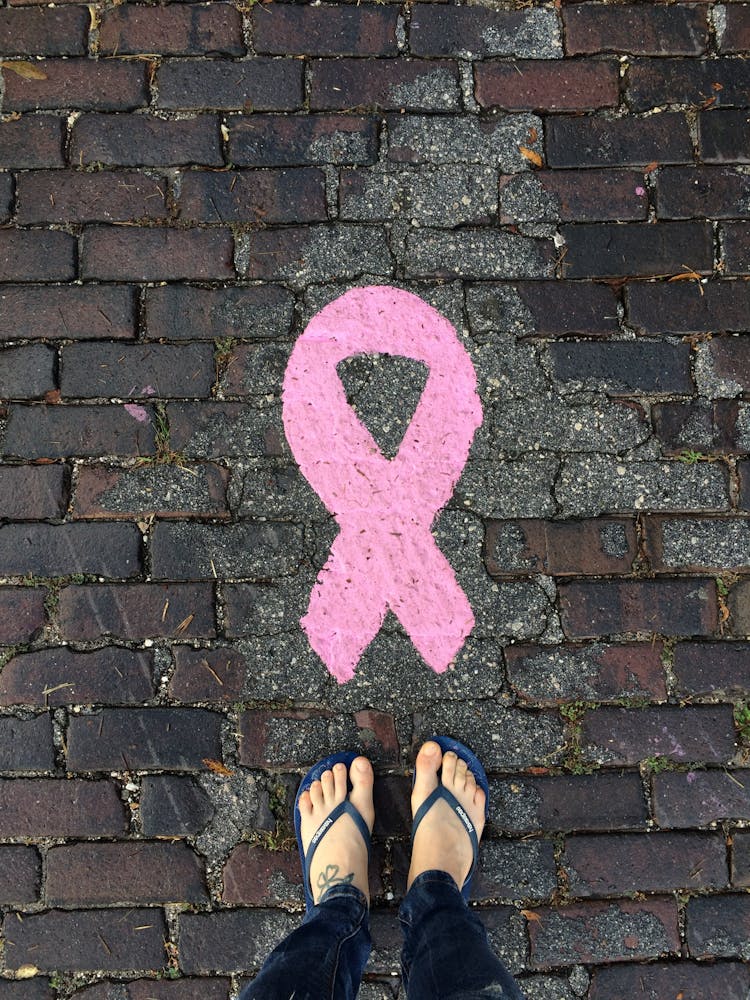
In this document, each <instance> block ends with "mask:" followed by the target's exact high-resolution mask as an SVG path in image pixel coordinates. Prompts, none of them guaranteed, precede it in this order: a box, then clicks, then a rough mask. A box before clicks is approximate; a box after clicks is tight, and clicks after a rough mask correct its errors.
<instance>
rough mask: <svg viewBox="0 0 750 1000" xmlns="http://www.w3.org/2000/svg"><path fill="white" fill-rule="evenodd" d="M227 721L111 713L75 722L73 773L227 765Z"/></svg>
mask: <svg viewBox="0 0 750 1000" xmlns="http://www.w3.org/2000/svg"><path fill="white" fill-rule="evenodd" d="M221 722H222V716H221V715H217V714H216V713H215V712H207V711H205V710H204V709H200V708H196V709H179V708H150V709H149V708H146V709H141V710H138V709H134V708H123V709H118V708H110V709H107V708H105V709H102V710H101V711H100V712H97V713H96V714H94V715H86V716H77V717H74V718H72V719H71V720H70V726H69V732H68V767H69V768H70V769H71V770H84V771H101V770H109V769H110V768H123V767H124V768H125V769H126V770H133V769H139V770H141V769H142V770H152V769H154V768H165V769H169V770H173V771H190V770H193V769H195V768H199V769H202V768H203V767H204V764H203V760H204V759H205V758H207V757H208V758H211V759H212V760H220V759H221V738H220V731H221Z"/></svg>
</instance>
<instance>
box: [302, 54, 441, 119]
mask: <svg viewBox="0 0 750 1000" xmlns="http://www.w3.org/2000/svg"><path fill="white" fill-rule="evenodd" d="M311 75H312V83H311V89H310V108H311V109H312V110H313V111H320V110H324V109H330V110H341V111H344V110H349V109H352V108H373V109H382V110H385V111H398V110H400V109H401V108H408V109H410V110H412V111H457V110H458V109H459V86H458V70H457V68H456V64H455V62H451V61H450V60H447V59H429V60H427V59H403V58H399V59H372V60H362V59H336V60H334V59H316V60H314V61H313V62H312V63H311Z"/></svg>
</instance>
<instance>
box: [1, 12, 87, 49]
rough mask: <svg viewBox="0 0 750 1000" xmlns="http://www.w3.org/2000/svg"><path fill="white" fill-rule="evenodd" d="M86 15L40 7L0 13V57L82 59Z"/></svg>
mask: <svg viewBox="0 0 750 1000" xmlns="http://www.w3.org/2000/svg"><path fill="white" fill-rule="evenodd" d="M88 26H89V17H88V11H85V10H82V9H81V8H76V7H69V8H67V9H66V8H62V9H61V10H55V9H51V8H49V7H40V8H37V9H36V10H35V9H31V10H12V9H10V10H3V11H0V55H4V56H82V55H85V53H86V44H87V33H88Z"/></svg>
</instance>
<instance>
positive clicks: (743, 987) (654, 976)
mask: <svg viewBox="0 0 750 1000" xmlns="http://www.w3.org/2000/svg"><path fill="white" fill-rule="evenodd" d="M748 989H750V969H748V967H747V966H746V965H742V964H741V963H740V962H717V963H715V964H713V963H712V964H710V965H700V964H698V963H697V962H685V961H682V962H650V963H649V964H648V966H646V967H645V968H644V966H643V965H638V964H636V963H630V964H627V965H610V966H603V967H602V968H598V969H595V970H594V974H593V976H592V978H591V987H590V990H589V1000H611V998H612V997H628V1000H674V998H675V997H679V995H680V993H682V995H683V997H684V998H685V1000H688V998H689V1000H715V998H716V997H723V998H724V1000H744V997H746V996H747V991H748Z"/></svg>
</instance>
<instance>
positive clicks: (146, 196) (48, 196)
mask: <svg viewBox="0 0 750 1000" xmlns="http://www.w3.org/2000/svg"><path fill="white" fill-rule="evenodd" d="M166 214H167V210H166V184H165V183H164V181H161V182H157V181H156V180H154V179H153V178H151V177H147V176H146V175H145V174H142V173H136V172H134V171H122V172H121V173H117V174H113V173H111V172H109V171H107V172H104V171H103V172H100V173H94V174H90V173H81V172H79V171H73V170H39V171H34V172H31V173H23V174H19V175H18V178H17V180H16V220H17V222H18V223H19V224H20V225H28V224H34V223H40V222H96V221H102V222H130V221H136V220H138V221H140V220H146V219H163V218H165V217H166Z"/></svg>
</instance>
